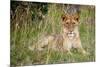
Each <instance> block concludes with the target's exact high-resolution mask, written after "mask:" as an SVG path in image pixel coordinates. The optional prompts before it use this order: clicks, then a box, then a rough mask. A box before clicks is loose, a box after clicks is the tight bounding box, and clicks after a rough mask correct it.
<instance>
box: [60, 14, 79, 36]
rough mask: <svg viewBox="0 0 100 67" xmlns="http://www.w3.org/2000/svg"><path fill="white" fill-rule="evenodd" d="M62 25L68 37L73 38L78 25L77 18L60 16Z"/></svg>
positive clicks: (75, 16) (74, 16)
mask: <svg viewBox="0 0 100 67" xmlns="http://www.w3.org/2000/svg"><path fill="white" fill-rule="evenodd" d="M62 21H63V22H62V25H63V28H64V32H65V33H66V34H67V36H69V37H73V36H75V34H76V30H77V28H78V25H79V16H78V15H76V14H75V15H68V14H65V15H63V16H62Z"/></svg>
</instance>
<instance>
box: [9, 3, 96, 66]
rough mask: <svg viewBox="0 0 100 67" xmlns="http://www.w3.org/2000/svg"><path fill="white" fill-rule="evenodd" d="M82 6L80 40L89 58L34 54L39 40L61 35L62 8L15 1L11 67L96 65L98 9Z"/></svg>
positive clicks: (78, 55) (47, 4) (54, 53)
mask: <svg viewBox="0 0 100 67" xmlns="http://www.w3.org/2000/svg"><path fill="white" fill-rule="evenodd" d="M79 6H80V8H79V9H80V27H79V28H80V36H81V41H82V46H83V47H84V49H85V50H86V51H87V52H89V53H90V55H88V56H83V55H82V54H80V53H78V52H75V51H72V53H73V55H68V54H67V53H61V52H54V51H48V50H47V51H43V52H39V51H30V50H29V49H28V47H29V46H30V45H33V44H35V43H36V42H37V40H38V38H39V36H41V35H45V34H52V33H53V34H59V33H61V15H62V14H63V11H62V10H63V8H62V7H63V5H62V4H51V3H37V2H34V3H31V2H21V1H11V26H10V28H11V31H10V33H11V37H10V38H11V39H10V44H11V49H10V51H11V55H10V56H11V66H15V65H37V64H55V63H76V62H93V61H95V7H94V6H92V5H91V6H90V5H79Z"/></svg>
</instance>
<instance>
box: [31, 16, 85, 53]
mask: <svg viewBox="0 0 100 67" xmlns="http://www.w3.org/2000/svg"><path fill="white" fill-rule="evenodd" d="M61 19H62V23H61V24H62V30H63V32H62V34H55V35H48V36H44V37H42V38H40V39H39V40H38V42H37V44H36V45H35V46H34V45H33V46H32V47H30V49H35V48H36V49H37V50H40V51H41V50H44V48H45V47H46V46H47V47H48V48H49V49H51V50H55V51H67V52H69V53H71V52H70V49H71V48H77V49H78V50H79V51H80V52H82V53H83V54H85V53H86V52H85V50H84V49H83V47H82V45H81V40H80V35H79V24H80V23H79V15H78V14H73V15H69V14H64V15H62V17H61Z"/></svg>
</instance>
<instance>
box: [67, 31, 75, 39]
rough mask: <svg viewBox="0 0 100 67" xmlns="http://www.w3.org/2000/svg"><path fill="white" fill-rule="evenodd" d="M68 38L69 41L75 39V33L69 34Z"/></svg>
mask: <svg viewBox="0 0 100 67" xmlns="http://www.w3.org/2000/svg"><path fill="white" fill-rule="evenodd" d="M67 36H68V38H69V39H73V38H74V37H75V33H74V32H68V33H67Z"/></svg>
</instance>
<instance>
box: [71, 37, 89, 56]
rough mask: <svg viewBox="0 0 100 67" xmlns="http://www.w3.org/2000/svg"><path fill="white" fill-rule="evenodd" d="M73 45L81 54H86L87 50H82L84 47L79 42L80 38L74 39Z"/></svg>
mask: <svg viewBox="0 0 100 67" xmlns="http://www.w3.org/2000/svg"><path fill="white" fill-rule="evenodd" d="M73 47H74V48H76V49H78V52H81V53H82V54H84V55H85V54H87V52H86V51H85V50H84V48H83V47H82V44H81V40H80V38H77V39H76V40H75V41H74V44H73Z"/></svg>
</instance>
